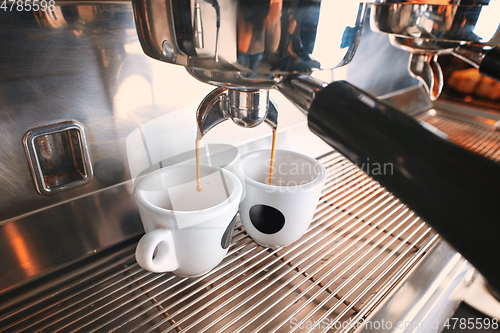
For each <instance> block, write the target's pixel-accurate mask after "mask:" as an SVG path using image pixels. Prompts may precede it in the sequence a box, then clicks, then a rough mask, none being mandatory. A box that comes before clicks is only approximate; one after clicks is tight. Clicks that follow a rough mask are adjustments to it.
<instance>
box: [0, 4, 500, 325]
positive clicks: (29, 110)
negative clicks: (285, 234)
mask: <svg viewBox="0 0 500 333" xmlns="http://www.w3.org/2000/svg"><path fill="white" fill-rule="evenodd" d="M28 3H29V2H24V4H23V5H24V7H23V8H27V4H28ZM499 4H500V1H499V0H489V1H488V0H450V1H447V0H445V1H443V0H434V1H428V0H424V1H399V0H385V1H384V0H381V1H332V0H321V1H320V0H132V1H131V2H127V1H90V2H73V1H69V2H67V1H61V2H59V1H56V2H55V4H54V5H53V4H52V2H51V3H50V6H51V7H49V3H48V2H47V4H46V5H47V6H45V10H43V9H42V8H40V9H39V10H34V9H30V10H24V11H23V12H19V11H15V10H14V9H16V8H17V7H15V6H14V7H13V8H14V9H13V10H11V11H10V12H5V13H4V12H2V11H1V10H0V15H1V18H2V19H1V20H0V37H1V38H0V46H1V47H0V48H2V49H3V50H8V52H2V53H1V54H0V63H1V64H2V66H0V74H1V75H0V77H1V79H0V88H1V89H0V115H1V116H2V117H1V119H0V129H1V132H2V133H3V134H2V135H3V142H4V144H3V145H0V155H1V156H2V158H0V170H1V172H2V177H1V178H0V188H2V189H3V192H2V193H3V196H2V200H1V201H0V252H1V253H2V254H1V255H0V266H1V267H2V268H3V271H2V273H0V299H1V300H0V331H5V332H33V331H50V332H65V331H94V332H101V331H113V332H132V331H137V332H144V331H148V332H156V331H158V332H159V331H162V332H163V331H178V332H184V331H190V332H259V331H260V332H271V331H272V332H289V331H297V330H299V329H302V326H304V327H305V326H306V323H308V321H313V322H317V323H320V324H321V323H325V324H330V323H331V325H333V327H334V328H335V331H337V332H353V331H354V332H358V331H361V330H362V329H365V330H370V329H369V327H368V326H357V324H356V323H360V324H361V323H362V321H365V320H367V319H368V320H369V319H374V320H375V321H377V320H378V321H380V320H385V321H386V322H387V321H389V320H390V321H392V322H393V323H396V322H398V321H404V320H410V319H411V320H421V321H420V323H421V324H422V325H423V330H424V331H431V330H434V331H435V330H436V329H437V328H438V327H441V326H442V324H443V322H444V321H445V320H446V319H448V318H449V317H450V316H451V315H452V313H453V311H454V310H455V308H456V305H457V304H458V302H459V301H461V299H462V295H460V294H457V291H458V290H462V287H467V286H469V285H470V284H471V283H473V281H477V280H478V278H477V277H476V273H475V270H474V268H472V265H473V266H475V268H476V269H477V270H478V271H480V272H481V273H482V275H483V276H484V277H485V279H486V280H487V282H488V285H489V288H490V289H491V292H492V293H493V294H495V292H496V291H498V290H500V270H499V268H498V267H497V266H498V265H496V261H495V260H496V258H498V256H499V255H500V251H499V250H498V248H497V247H496V238H497V234H498V233H499V232H500V226H499V224H498V220H499V219H498V217H497V209H496V206H497V205H498V201H499V200H500V195H499V194H498V192H499V189H500V166H499V165H498V162H499V159H500V149H499V150H498V152H497V151H496V150H495V149H497V148H498V147H500V136H499V135H498V133H497V128H498V126H497V125H498V124H500V117H497V116H496V115H494V114H493V115H492V113H491V112H490V113H487V112H483V113H480V112H479V113H474V116H471V117H467V118H466V117H465V116H463V115H461V114H459V113H458V111H457V113H452V112H448V111H447V110H444V109H443V110H441V109H440V108H438V106H437V105H438V103H434V104H433V103H431V102H430V101H431V100H432V99H436V98H438V97H439V95H440V93H441V89H442V85H443V78H442V72H441V69H440V67H439V64H438V63H437V59H438V57H439V56H441V55H449V54H451V55H453V56H455V57H458V58H460V59H462V60H464V61H466V62H468V63H469V64H471V65H473V66H476V67H478V68H479V70H480V71H481V72H482V73H484V74H486V75H488V76H490V77H493V78H497V79H498V78H499V67H498V66H499V63H500V61H499V56H498V53H499V50H498V47H492V46H487V44H486V42H488V41H489V40H490V39H491V38H492V37H493V35H494V34H495V31H496V30H497V28H498V25H499V23H500V19H499V18H498V14H497V13H498V6H499ZM16 5H17V2H16ZM52 5H53V7H52ZM9 6H10V5H9ZM21 7H22V6H21ZM7 8H9V7H7ZM49 8H50V9H49ZM2 10H3V7H2ZM3 15H5V16H3ZM370 30H371V31H370ZM497 35H498V34H497ZM363 43H365V44H363ZM370 43H372V44H370ZM368 44H370V47H367V45H368ZM379 49H380V52H379V53H378V54H377V55H378V56H380V57H382V58H383V59H385V60H386V62H385V63H384V65H383V66H381V67H380V69H377V70H372V71H371V72H370V73H372V74H373V73H375V72H380V73H379V74H380V76H382V77H383V80H384V81H383V82H387V86H388V87H387V89H386V90H385V91H384V92H383V93H379V94H377V96H378V97H375V96H374V95H375V93H374V92H373V91H372V90H370V89H368V88H366V86H363V89H366V90H369V91H370V93H369V92H366V91H363V90H362V89H359V88H358V87H356V86H354V85H353V84H351V83H348V82H347V81H351V77H350V76H349V75H347V78H346V80H345V81H342V80H336V81H334V80H333V78H337V73H341V72H339V70H343V69H345V68H347V70H348V71H349V68H351V69H352V71H353V72H356V70H357V67H356V66H358V65H359V63H358V64H357V63H356V61H357V59H364V60H365V61H364V62H365V63H366V62H368V61H367V59H369V61H371V57H372V55H373V57H375V54H376V53H377V51H378V50H379ZM175 65H177V66H175ZM350 66H351V67H350ZM331 69H335V70H333V75H332V79H328V78H326V79H325V77H327V76H328V75H326V76H325V75H322V74H324V73H329V72H331ZM348 73H349V72H348ZM358 74H359V75H358V78H359V77H361V78H362V79H363V80H359V79H358V80H354V81H356V84H359V85H360V87H361V86H362V84H360V83H362V82H361V81H363V82H367V81H370V79H371V76H372V75H365V74H364V71H363V70H361V71H360V73H358ZM338 76H342V75H338ZM365 76H366V77H365ZM319 78H323V79H324V81H322V80H320V79H319ZM400 78H403V79H404V80H405V81H404V82H405V84H400V82H399V81H398V80H399V79H400ZM412 78H415V79H416V80H415V79H412ZM408 80H410V81H408ZM417 80H418V82H419V84H420V85H419V86H416V83H418V82H417ZM331 81H333V82H331ZM354 81H351V82H354ZM379 82H380V81H379ZM394 82H396V83H394ZM407 82H409V83H410V84H408V85H406V83H407ZM389 86H390V87H389ZM210 90H211V91H210ZM382 90H383V89H382ZM386 93H388V94H387V95H385V96H380V95H382V94H386ZM271 97H272V98H271ZM440 100H441V99H438V101H437V102H439V101H440ZM193 105H194V109H193V108H192V107H193ZM451 108H452V109H457V110H458V109H460V108H463V105H459V106H457V105H455V104H453V105H452V107H451ZM406 109H409V110H410V111H411V112H413V111H418V112H415V113H411V116H410V115H409V113H408V112H407V111H406ZM178 110H181V111H182V112H180V113H176V112H177V111H178ZM298 110H300V111H298ZM436 110H437V111H436ZM174 111H175V112H174ZM174 113H176V115H179V114H180V116H178V118H173V117H170V118H169V116H171V114H174ZM416 114H418V116H416ZM448 116H449V117H448ZM487 117H491V119H490V118H488V119H486V118H487ZM157 118H158V119H163V120H164V122H159V123H158V122H154V121H155V120H156V119H157ZM306 118H307V121H306V120H305V119H306ZM186 119H187V120H188V121H187V122H191V121H192V123H193V128H192V131H191V128H189V130H186V129H185V128H182V126H181V125H180V124H183V121H184V120H186ZM226 120H231V122H229V121H226ZM231 123H234V125H233V124H231ZM297 123H300V124H297ZM158 124H160V125H158ZM165 124H167V125H170V127H166V126H164V125H165ZM433 124H434V125H433ZM229 125H230V126H233V127H232V129H234V132H229V131H228V133H223V134H227V135H226V136H224V140H225V141H224V142H225V143H229V144H231V143H232V144H234V145H235V146H237V147H238V149H240V151H243V152H247V151H251V150H255V149H266V148H269V145H270V140H269V136H267V137H262V136H261V137H260V139H259V138H254V140H247V143H241V142H243V141H244V140H241V142H239V141H238V138H239V137H240V136H241V137H243V136H245V135H246V136H247V137H248V136H251V135H253V133H258V134H256V136H259V135H262V134H261V133H267V135H269V134H271V131H277V132H278V134H279V135H281V136H278V145H280V144H285V143H286V144H287V145H288V146H286V148H287V149H290V150H299V148H300V149H302V152H307V151H314V153H311V154H312V155H311V156H312V157H316V158H318V159H319V160H320V162H321V163H323V164H324V165H325V167H326V169H327V172H328V180H327V183H326V186H325V190H324V191H323V194H322V199H321V200H320V202H319V203H318V208H317V212H316V215H315V217H314V220H313V221H312V223H311V227H310V229H309V230H308V232H307V233H306V234H305V235H304V237H303V238H302V239H301V240H299V241H298V242H297V243H295V244H292V245H290V246H288V247H285V248H279V249H272V250H270V249H266V248H263V247H260V246H258V245H257V244H255V243H254V242H253V241H252V239H251V238H250V237H249V236H248V235H247V234H246V232H245V230H244V229H243V227H242V226H241V223H240V222H239V221H236V226H235V231H234V236H233V239H232V244H231V246H230V248H229V252H228V255H227V257H226V258H225V259H224V260H223V262H222V263H221V264H220V265H219V266H218V267H216V268H215V269H214V270H213V271H211V272H209V273H207V274H206V275H205V276H202V277H199V278H194V279H188V278H182V277H177V276H174V275H172V274H169V273H166V274H156V273H151V272H147V271H145V270H143V269H141V268H140V267H138V264H137V262H136V261H135V258H134V250H135V247H136V245H137V241H138V239H139V238H140V237H141V236H142V234H143V229H142V224H141V220H140V216H139V214H138V211H137V208H136V205H135V202H134V199H133V190H134V182H133V180H134V178H135V177H137V175H140V174H141V172H142V171H143V170H142V169H140V170H134V169H133V168H132V167H131V166H130V165H129V164H128V163H127V162H129V161H130V158H129V157H130V156H127V154H128V153H129V152H128V151H127V150H126V149H125V147H126V146H127V145H129V144H130V145H132V146H134V147H139V148H140V149H139V148H138V151H140V153H141V154H142V155H144V157H145V160H146V161H147V163H145V165H146V167H145V168H146V169H147V170H148V171H149V170H157V169H159V168H161V167H164V166H165V165H166V163H165V159H163V158H159V157H158V158H157V157H156V156H155V155H154V153H155V152H156V151H159V150H160V148H162V147H161V145H160V144H159V142H160V143H165V142H168V141H169V140H170V141H171V142H176V141H175V135H177V134H179V135H180V133H182V132H188V131H189V132H192V133H193V134H194V133H195V132H196V131H197V138H198V139H200V138H205V140H209V139H210V138H212V137H213V136H214V135H220V134H221V131H222V132H224V131H225V130H226V129H229V127H227V126H229ZM433 126H435V127H433ZM150 129H154V130H155V131H156V132H155V134H156V133H160V134H161V135H160V137H159V139H158V138H153V139H151V137H150V136H149V135H150V134H151V132H148V130H150ZM450 129H453V130H461V132H460V131H459V133H458V134H456V135H455V134H453V133H451V130H450ZM260 130H262V131H261V132H252V131H260ZM169 131H170V132H172V133H167V132H169ZM311 132H312V133H314V135H313V134H312V133H311ZM444 132H446V133H448V134H444ZM131 133H132V134H133V135H131ZM248 133H252V134H248ZM471 133H472V134H471ZM134 135H135V136H134ZM169 135H170V136H169ZM467 135H472V136H473V138H472V139H469V136H467ZM457 137H464V138H466V139H467V140H471V141H473V142H472V143H470V144H469V142H466V141H467V140H465V139H464V140H465V144H464V145H462V146H467V147H469V148H470V147H471V146H474V147H476V146H478V147H479V148H481V149H482V150H483V153H478V151H479V150H481V149H477V150H475V152H472V149H465V148H463V147H461V146H459V145H458V144H457V142H459V141H458V140H456V138H457ZM194 139H195V138H194V137H193V140H192V142H191V141H189V142H190V143H191V144H193V145H194ZM476 140H477V142H481V143H480V144H479V143H476ZM221 141H222V140H221ZM483 141H484V142H483ZM325 142H326V144H325ZM483 144H484V145H488V147H489V148H488V149H490V148H491V150H489V152H491V151H493V150H495V152H494V153H491V154H490V155H489V157H483V156H482V155H488V154H485V153H484V152H485V151H486V148H484V149H483V148H482V147H483V146H482V145H483ZM318 147H319V148H318ZM332 147H333V148H332ZM148 148H149V150H148ZM154 149H156V151H155V150H154ZM332 149H333V150H332ZM495 154H497V155H498V156H497V155H495ZM190 156H191V155H190ZM492 156H493V157H494V158H492ZM367 165H370V166H374V165H380V166H391V167H390V172H387V173H381V172H379V171H380V170H379V169H375V168H370V169H368V168H366V166H367ZM413 211H414V212H413ZM424 221H425V222H424ZM427 223H428V224H429V225H430V226H429V225H427ZM431 227H432V228H431ZM436 232H437V233H438V234H437V233H436ZM442 239H444V240H445V241H446V242H444V241H442ZM448 243H449V244H451V246H452V247H450V246H449V245H448ZM457 251H458V252H459V253H460V254H458V253H457ZM464 258H465V259H467V260H465V259H464ZM471 264H472V265H471ZM474 279H476V280H474ZM442 309H444V310H442ZM335 318H336V319H335ZM423 318H426V319H429V321H425V320H423ZM330 319H335V322H334V321H330ZM431 319H432V321H431ZM341 321H342V322H343V321H345V322H350V323H351V324H352V325H354V326H348V327H345V326H344V327H343V328H337V327H336V326H335V325H336V323H340V322H341ZM375 321H374V322H375ZM302 324H304V325H302ZM365 324H366V323H365ZM415 324H417V323H416V322H415ZM301 325H302V326H301ZM328 328H330V330H331V327H315V326H314V327H312V328H306V331H315V330H316V329H323V331H327V330H328ZM375 330H377V329H376V328H375V329H372V331H375ZM405 331H411V329H409V328H407V329H406V330H405Z"/></svg>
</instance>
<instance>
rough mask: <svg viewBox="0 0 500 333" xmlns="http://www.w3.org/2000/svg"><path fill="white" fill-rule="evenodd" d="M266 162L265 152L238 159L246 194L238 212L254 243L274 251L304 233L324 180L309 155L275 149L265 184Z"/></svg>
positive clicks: (315, 161) (267, 152)
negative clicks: (271, 168)
mask: <svg viewBox="0 0 500 333" xmlns="http://www.w3.org/2000/svg"><path fill="white" fill-rule="evenodd" d="M270 162H271V161H270V151H269V150H259V151H254V152H250V153H248V154H245V155H243V156H242V158H241V163H242V167H243V174H244V175H245V187H246V195H245V198H244V200H243V201H242V202H241V204H240V209H239V212H240V216H241V222H242V224H243V226H244V228H245V230H246V232H247V233H248V234H249V235H250V237H252V238H253V239H254V240H255V242H257V243H258V244H260V245H262V246H265V247H271V248H276V247H283V246H287V245H290V244H291V243H293V242H295V241H297V240H298V239H299V238H300V237H302V235H304V233H305V232H306V231H307V229H308V227H309V225H310V223H311V221H312V218H313V216H314V212H315V210H316V206H317V204H318V201H319V198H320V196H321V192H322V190H323V186H324V184H325V181H326V169H325V167H324V166H323V165H322V164H321V163H319V162H318V161H317V160H315V159H313V158H311V157H309V156H306V155H303V154H299V153H296V152H292V151H286V150H276V153H275V156H274V168H273V173H272V182H271V184H269V178H270V176H271V175H270V171H269V170H270V168H269V166H270Z"/></svg>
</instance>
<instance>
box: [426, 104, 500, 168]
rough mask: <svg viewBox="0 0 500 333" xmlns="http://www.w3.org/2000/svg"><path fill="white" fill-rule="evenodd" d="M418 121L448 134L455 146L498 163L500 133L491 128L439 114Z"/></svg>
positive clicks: (499, 159)
mask: <svg viewBox="0 0 500 333" xmlns="http://www.w3.org/2000/svg"><path fill="white" fill-rule="evenodd" d="M420 120H423V121H425V122H427V123H428V124H430V125H432V126H434V127H437V128H439V129H440V130H441V131H442V132H444V133H446V134H448V136H449V137H450V140H451V141H452V142H454V143H455V144H457V145H459V146H462V147H464V148H466V149H469V150H471V151H473V152H475V153H477V154H480V155H484V156H486V157H489V158H491V159H492V160H494V161H497V162H499V161H500V132H499V131H498V130H496V129H495V128H494V127H493V126H482V125H475V124H471V123H469V122H466V121H461V120H457V119H454V118H451V117H447V116H445V115H441V114H438V115H432V114H425V115H424V116H422V117H421V118H420Z"/></svg>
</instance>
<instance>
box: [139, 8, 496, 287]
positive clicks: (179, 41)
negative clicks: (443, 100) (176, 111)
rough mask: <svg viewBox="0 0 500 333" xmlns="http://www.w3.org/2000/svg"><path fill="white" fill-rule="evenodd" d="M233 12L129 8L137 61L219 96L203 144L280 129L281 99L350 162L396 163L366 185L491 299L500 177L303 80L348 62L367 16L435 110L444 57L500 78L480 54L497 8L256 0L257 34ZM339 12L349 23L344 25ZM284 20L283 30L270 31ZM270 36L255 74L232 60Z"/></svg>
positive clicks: (375, 106)
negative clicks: (378, 190) (419, 221)
mask: <svg viewBox="0 0 500 333" xmlns="http://www.w3.org/2000/svg"><path fill="white" fill-rule="evenodd" d="M241 3H242V4H245V1H242V2H241ZM238 4H240V2H234V1H223V0H219V1H196V2H195V3H194V7H193V6H192V4H191V1H170V2H167V3H166V4H165V3H164V2H163V1H155V0H134V1H133V6H134V15H135V20H136V24H137V32H138V35H139V38H140V41H141V45H142V48H143V50H144V52H145V53H146V54H147V55H149V56H150V57H153V58H155V59H158V60H161V61H165V62H169V63H173V64H177V65H182V66H185V67H186V69H187V71H188V72H189V74H191V75H192V76H193V77H195V78H196V79H198V80H200V81H202V82H205V83H208V84H211V85H214V86H217V88H216V89H215V90H214V91H213V92H212V93H210V94H209V95H208V96H207V97H206V99H205V100H204V101H203V102H202V103H201V104H200V107H199V108H198V111H197V120H198V127H199V132H200V133H201V135H204V134H205V133H206V132H208V131H209V130H210V129H211V128H213V127H214V126H215V125H217V124H218V123H220V122H222V121H224V120H226V119H232V120H233V121H234V122H235V123H236V124H238V125H240V126H242V127H253V126H257V125H258V124H260V123H262V122H266V123H268V124H269V125H271V127H273V128H276V127H277V124H278V121H277V119H278V112H277V109H276V107H275V106H274V105H273V103H272V101H269V98H268V90H269V89H277V90H279V91H280V92H281V93H283V94H284V95H285V96H286V97H287V98H289V99H290V100H292V101H293V102H294V103H295V104H296V105H297V106H298V107H299V108H301V109H302V110H303V111H304V112H305V113H306V114H308V123H309V128H310V129H311V131H312V132H314V133H315V134H317V135H318V136H319V137H321V138H322V139H323V140H324V141H326V142H327V143H328V144H329V145H331V146H332V147H334V148H335V149H337V150H338V151H340V152H341V153H342V154H344V155H345V156H346V157H347V158H349V159H350V160H351V161H352V162H354V163H356V164H357V165H363V164H364V163H367V162H368V161H371V162H377V163H381V164H384V163H392V164H393V165H394V166H395V173H394V174H391V175H375V174H373V175H371V176H372V177H373V178H374V179H375V180H377V181H378V182H380V183H381V184H382V185H383V186H385V187H386V188H387V189H388V190H390V191H391V192H393V193H394V194H395V195H396V196H398V197H399V198H401V200H402V201H403V202H405V203H406V204H408V205H409V206H410V207H411V208H412V209H414V210H415V211H416V212H417V213H418V214H419V215H420V216H422V217H423V218H424V219H425V220H426V221H428V222H429V223H430V224H431V225H432V226H433V227H434V228H435V229H436V230H437V231H438V232H439V233H440V234H441V235H442V236H443V237H444V238H445V239H446V240H447V241H448V242H450V243H451V244H452V245H453V246H454V247H455V248H456V249H457V250H458V251H459V252H460V253H462V254H463V255H464V256H465V257H466V258H467V259H468V260H469V261H470V262H471V263H472V264H473V265H474V266H475V267H477V268H478V270H479V271H481V272H482V273H483V275H484V276H485V277H486V279H487V280H488V281H489V283H490V284H491V286H492V288H493V289H494V290H500V269H499V268H497V267H496V265H491V262H490V261H489V259H486V258H487V257H486V256H485V255H484V254H485V253H488V254H491V255H493V256H494V257H498V256H500V252H499V250H498V248H497V246H496V244H495V239H496V237H497V236H496V235H497V234H499V233H500V225H499V224H498V221H499V218H498V213H497V210H496V208H495V207H496V203H497V202H498V201H499V200H500V195H499V194H498V190H499V189H500V167H499V166H498V165H497V164H496V163H494V162H492V161H490V160H488V159H486V158H484V157H481V156H478V155H476V154H474V153H471V152H469V151H466V150H464V149H461V148H459V147H457V146H456V145H455V144H453V143H451V142H449V141H447V140H446V139H445V138H443V137H442V136H439V135H437V134H435V133H433V132H432V131H429V129H428V128H425V127H423V126H422V125H421V124H419V123H418V122H417V121H415V120H413V119H411V118H410V117H408V116H406V115H404V114H403V113H401V112H399V111H398V110H397V109H395V108H393V107H392V106H391V105H389V104H387V103H383V102H381V101H379V100H378V99H377V98H375V97H373V96H371V95H370V94H368V93H365V92H363V91H362V90H360V89H358V88H356V87H354V86H352V85H351V84H349V83H347V82H342V81H338V82H333V83H330V84H327V83H324V82H320V81H318V80H315V79H314V78H312V77H311V75H310V74H311V73H312V72H314V71H315V70H321V69H329V68H335V67H338V66H342V65H345V64H347V63H349V62H350V60H351V59H352V57H353V56H354V54H355V51H356V47H357V44H358V41H359V37H360V34H361V31H362V29H361V27H362V23H363V21H364V19H365V13H366V7H367V6H370V7H371V17H370V21H371V26H372V27H373V29H374V30H375V31H379V32H383V33H387V34H389V37H390V38H391V42H392V44H393V45H396V46H397V47H399V48H402V49H404V50H407V51H409V52H411V58H410V64H409V72H410V74H411V75H412V76H414V77H416V78H418V79H419V80H420V81H421V82H422V84H423V86H424V87H425V89H426V91H427V92H428V93H429V95H430V98H431V99H432V100H435V99H437V97H439V94H440V93H441V90H442V86H443V78H442V71H441V69H440V67H439V64H438V63H437V57H438V55H439V54H440V53H451V54H453V55H456V56H457V57H459V58H462V59H466V60H467V61H468V62H469V63H472V64H474V65H475V66H476V67H479V69H480V71H481V72H482V73H485V74H487V75H489V76H491V77H493V78H496V79H500V75H499V74H500V71H499V68H500V67H499V66H500V57H499V55H500V49H499V47H495V48H491V47H486V46H485V47H482V46H481V45H480V43H482V42H487V41H489V40H490V39H491V38H492V37H493V36H494V34H495V32H496V29H497V27H498V23H499V22H498V21H499V20H498V18H497V16H498V15H497V13H498V1H496V0H492V1H475V0H472V1H449V2H447V1H445V2H438V1H436V2H432V1H424V2H423V3H421V2H418V3H414V2H411V1H408V2H405V1H383V2H375V3H369V4H367V3H361V4H357V3H356V4H353V3H347V2H345V3H342V4H340V5H339V4H334V3H333V2H329V1H328V2H327V1H322V2H319V1H271V2H270V3H269V1H254V2H252V10H253V13H254V15H255V17H263V19H262V20H261V22H260V26H259V22H258V20H257V19H256V18H255V17H254V18H253V19H252V18H246V17H245V13H244V12H243V11H245V10H247V9H246V8H245V7H244V6H238ZM335 13H342V14H341V15H342V16H344V17H346V18H350V21H349V22H348V24H347V26H345V24H344V22H343V20H340V19H339V18H337V17H334V15H335ZM273 15H274V16H273ZM493 18H495V19H494V20H495V21H493V22H492V21H491V20H492V19H493ZM280 20H283V21H284V22H285V23H284V24H283V23H282V24H277V23H276V22H278V21H280ZM337 24H339V25H340V26H336V25H337ZM245 25H250V26H252V28H251V29H249V30H248V31H249V32H246V31H245V33H248V34H250V36H248V37H247V36H245V35H244V32H243V28H242V27H244V26H245ZM276 35H279V36H281V37H280V38H277V39H278V40H277V41H272V42H273V43H271V44H274V45H272V46H273V47H271V48H270V49H269V48H267V49H262V48H261V50H259V51H261V53H262V55H261V58H262V59H259V60H260V63H258V64H257V66H255V64H252V62H245V61H239V60H238V59H241V58H243V59H245V60H246V58H245V57H243V55H245V52H249V51H248V50H249V46H248V45H246V44H245V41H246V39H250V43H252V42H254V43H258V42H260V41H259V38H261V36H266V38H268V39H269V38H272V37H269V36H276ZM250 47H251V45H250ZM322 47H324V48H327V50H328V51H327V52H323V53H321V57H318V56H317V54H316V53H317V52H316V51H317V50H318V49H320V48H322ZM251 56H252V55H250V57H251ZM247 63H248V65H247ZM252 66H253V67H252ZM465 202H466V203H467V204H460V203H465ZM471 221H474V222H471ZM486 230H488V232H485V231H486Z"/></svg>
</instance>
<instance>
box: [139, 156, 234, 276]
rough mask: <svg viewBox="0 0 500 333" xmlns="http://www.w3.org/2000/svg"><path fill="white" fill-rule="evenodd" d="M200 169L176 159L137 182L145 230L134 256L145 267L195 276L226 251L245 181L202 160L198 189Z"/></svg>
mask: <svg viewBox="0 0 500 333" xmlns="http://www.w3.org/2000/svg"><path fill="white" fill-rule="evenodd" d="M195 175H196V166H195V165H185V164H184V165H175V166H170V167H166V168H163V169H159V170H157V171H155V172H152V173H151V174H149V175H147V176H145V177H144V178H143V179H141V180H140V181H139V182H138V184H137V186H136V188H135V191H134V197H135V200H136V202H137V205H138V207H139V212H140V214H141V219H142V224H143V226H144V230H145V231H146V234H145V235H144V236H143V237H142V238H141V240H140V241H139V243H138V244H137V248H136V252H135V257H136V260H137V263H138V264H139V265H140V266H141V267H142V268H144V269H146V270H149V271H152V272H173V273H174V274H176V275H180V276H189V277H195V276H200V275H203V274H205V273H207V272H208V271H210V270H211V269H212V268H214V267H215V266H217V265H218V264H219V263H220V262H221V261H222V259H223V258H224V256H225V255H226V253H227V250H228V247H229V244H230V241H231V237H232V234H233V230H234V223H235V216H236V213H237V211H238V204H239V202H240V197H241V195H242V184H241V182H240V180H239V179H238V178H237V177H236V176H235V175H234V174H232V173H231V172H229V171H227V170H224V169H221V168H218V167H211V166H207V165H201V166H200V179H201V184H202V186H203V190H202V191H201V192H198V191H196V176H195Z"/></svg>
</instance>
